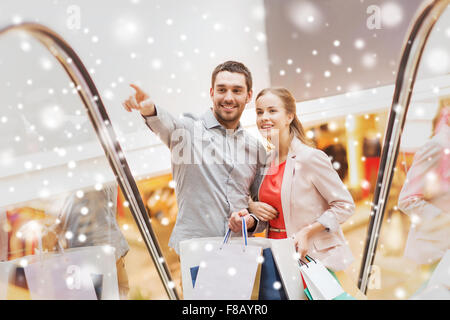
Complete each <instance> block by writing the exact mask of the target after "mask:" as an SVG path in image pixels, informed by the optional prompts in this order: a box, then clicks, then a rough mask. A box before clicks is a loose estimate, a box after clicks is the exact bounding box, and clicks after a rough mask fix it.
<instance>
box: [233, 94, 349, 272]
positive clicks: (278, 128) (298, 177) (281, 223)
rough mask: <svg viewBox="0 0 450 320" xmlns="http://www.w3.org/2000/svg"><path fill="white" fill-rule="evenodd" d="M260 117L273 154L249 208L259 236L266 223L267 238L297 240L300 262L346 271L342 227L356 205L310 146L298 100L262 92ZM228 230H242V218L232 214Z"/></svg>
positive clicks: (260, 126)
mask: <svg viewBox="0 0 450 320" xmlns="http://www.w3.org/2000/svg"><path fill="white" fill-rule="evenodd" d="M256 116H257V120H256V121H257V126H258V129H259V131H260V132H261V134H262V135H263V136H264V137H266V139H267V140H268V141H269V142H271V144H272V145H273V146H274V150H273V151H272V152H271V154H270V155H269V160H268V162H267V163H268V166H267V167H268V169H267V170H266V172H265V175H264V177H263V178H262V182H261V184H260V187H259V191H258V198H259V201H258V202H251V203H250V204H249V211H250V212H251V213H253V214H254V215H256V217H257V218H258V219H259V220H260V222H259V223H258V226H257V230H255V232H257V231H258V230H263V229H265V228H266V227H267V224H268V234H267V236H268V237H269V238H272V239H282V238H287V237H292V238H294V240H295V245H296V248H297V251H298V253H299V254H300V256H301V259H304V258H305V256H306V255H309V256H311V257H313V258H314V259H318V260H320V261H321V262H322V263H323V264H324V265H325V266H326V267H327V268H328V269H330V270H333V271H339V270H344V269H346V268H347V267H348V266H349V265H350V264H351V262H352V261H353V256H352V253H351V250H350V248H349V247H348V245H347V244H346V240H345V238H344V235H343V232H342V229H341V228H340V224H341V223H343V222H344V221H346V220H347V219H348V218H349V217H350V216H351V215H352V214H353V212H354V207H355V206H354V202H353V199H352V197H351V195H350V193H349V192H348V191H347V189H346V187H345V186H344V184H343V183H342V181H341V180H340V178H339V176H338V174H337V172H336V171H335V170H334V169H333V167H332V165H331V161H330V159H329V158H328V156H327V155H326V154H325V153H324V152H322V151H321V150H318V149H315V148H313V147H311V146H310V145H309V143H308V141H307V139H306V137H305V133H304V130H303V127H302V125H301V123H300V121H299V120H298V118H297V115H296V103H295V99H294V97H293V96H292V94H291V93H290V92H289V91H288V90H287V89H284V88H268V89H264V90H262V91H261V92H260V93H259V94H258V96H257V97H256ZM269 164H270V165H269ZM277 212H278V214H277ZM241 215H242V214H241ZM229 226H230V228H232V230H233V231H234V230H239V227H240V224H239V219H238V218H237V217H236V216H232V217H231V218H230V223H229ZM303 261H306V260H303Z"/></svg>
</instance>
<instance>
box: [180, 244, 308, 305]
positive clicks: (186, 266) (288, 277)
mask: <svg viewBox="0 0 450 320" xmlns="http://www.w3.org/2000/svg"><path fill="white" fill-rule="evenodd" d="M222 241H223V238H221V237H211V238H196V239H190V240H185V241H182V242H181V243H180V262H181V277H182V285H183V297H184V299H187V300H189V299H193V296H192V291H193V285H192V273H191V269H192V267H193V266H199V265H200V261H201V260H202V254H203V251H204V250H208V251H211V250H214V249H217V248H218V247H219V246H220V244H221V243H222ZM229 243H230V244H235V245H241V243H242V239H240V238H231V239H230V240H229ZM248 244H249V245H250V246H255V247H260V248H261V250H262V249H266V248H271V250H272V254H273V257H274V260H275V264H276V266H277V269H278V271H279V273H280V277H281V280H282V282H283V287H284V289H285V292H286V295H287V297H288V299H289V300H306V296H305V293H304V291H303V283H302V281H301V277H300V271H299V268H298V259H299V255H298V253H297V252H296V250H295V246H294V241H293V239H291V238H286V239H268V238H261V237H252V238H248ZM260 262H261V263H262V261H260Z"/></svg>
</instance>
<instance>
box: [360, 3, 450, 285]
mask: <svg viewBox="0 0 450 320" xmlns="http://www.w3.org/2000/svg"><path fill="white" fill-rule="evenodd" d="M449 4H450V0H427V1H425V2H424V3H423V4H422V6H421V8H420V9H419V10H418V11H417V14H416V16H415V19H413V23H412V25H411V26H410V29H409V32H408V38H407V39H406V41H405V42H404V44H403V49H402V53H401V60H400V64H399V69H398V73H397V79H396V82H395V88H394V96H393V100H392V105H391V108H390V113H389V120H388V125H387V127H386V132H385V138H384V143H383V149H382V154H381V159H380V167H379V170H378V176H377V184H376V188H375V192H374V198H373V199H374V200H373V202H372V207H371V217H370V222H369V227H368V230H367V236H366V244H365V248H364V254H363V258H362V264H361V269H360V274H359V281H358V287H359V289H360V290H361V291H362V292H364V293H367V289H368V284H369V277H370V276H371V270H372V265H373V262H374V259H375V252H376V248H377V245H378V239H379V235H380V230H381V224H382V222H383V217H384V212H385V204H386V203H387V199H388V196H389V190H390V187H391V182H392V178H393V176H394V168H395V164H396V162H397V156H398V152H399V146H400V140H401V135H402V132H403V128H404V125H405V121H406V115H407V112H408V107H409V103H410V101H411V95H412V91H413V88H414V83H415V80H416V76H417V71H418V69H419V63H420V60H421V57H422V54H423V51H424V48H425V45H426V43H427V40H428V37H429V35H430V33H431V30H432V29H433V26H434V25H435V23H436V21H437V20H438V19H439V17H440V16H441V14H442V13H443V12H444V10H445V9H446V8H447V6H448V5H449Z"/></svg>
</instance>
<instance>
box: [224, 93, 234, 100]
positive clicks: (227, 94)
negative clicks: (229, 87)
mask: <svg viewBox="0 0 450 320" xmlns="http://www.w3.org/2000/svg"><path fill="white" fill-rule="evenodd" d="M225 101H233V93H232V92H231V91H227V92H226V93H225Z"/></svg>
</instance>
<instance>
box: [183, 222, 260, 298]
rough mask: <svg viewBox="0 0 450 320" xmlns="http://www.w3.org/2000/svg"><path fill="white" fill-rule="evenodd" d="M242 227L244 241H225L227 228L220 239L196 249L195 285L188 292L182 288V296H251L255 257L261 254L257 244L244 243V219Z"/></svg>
mask: <svg viewBox="0 0 450 320" xmlns="http://www.w3.org/2000/svg"><path fill="white" fill-rule="evenodd" d="M242 230H243V241H244V242H243V243H242V244H229V243H228V240H229V236H230V233H231V231H230V230H228V232H227V235H226V236H225V239H224V240H223V241H222V242H221V243H220V242H219V243H218V242H217V241H216V242H212V243H211V242H208V243H206V244H205V243H204V245H203V246H201V248H200V249H199V251H198V252H197V256H198V257H200V259H199V264H198V266H199V268H198V273H197V276H196V280H195V286H194V287H193V288H192V290H190V292H189V293H187V292H184V297H185V299H194V300H226V299H233V300H250V299H251V295H252V290H253V285H254V282H255V277H256V273H257V270H258V263H260V261H258V260H259V259H260V257H261V247H255V246H249V245H248V243H247V229H246V225H245V221H244V220H243V226H242ZM191 267H194V266H191ZM189 283H191V281H189ZM183 285H185V283H183ZM186 293H187V296H186Z"/></svg>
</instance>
